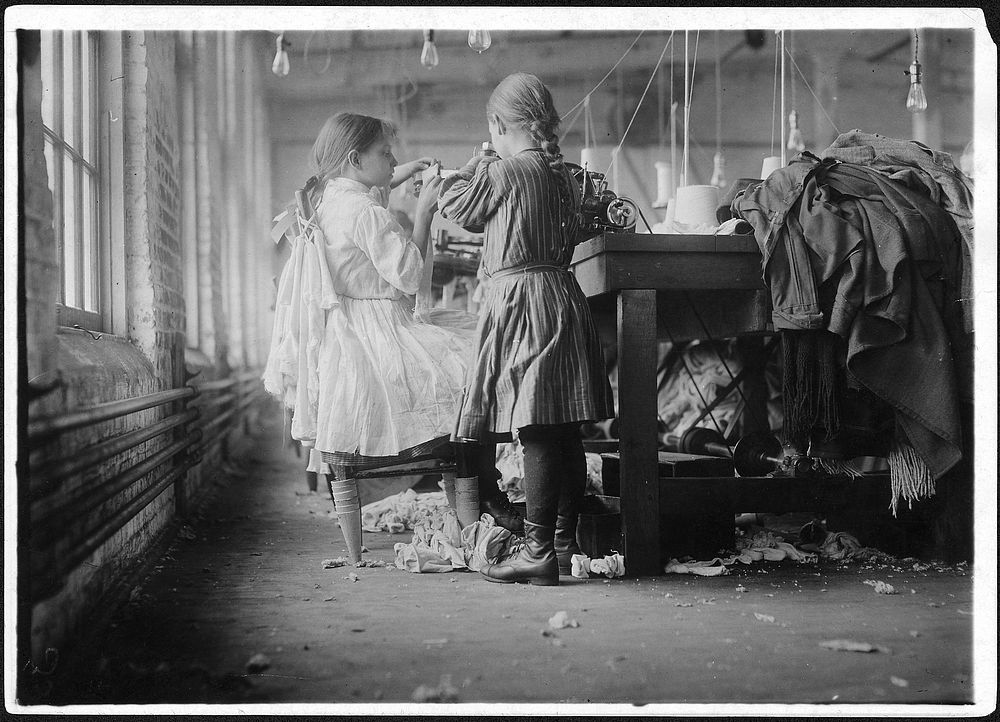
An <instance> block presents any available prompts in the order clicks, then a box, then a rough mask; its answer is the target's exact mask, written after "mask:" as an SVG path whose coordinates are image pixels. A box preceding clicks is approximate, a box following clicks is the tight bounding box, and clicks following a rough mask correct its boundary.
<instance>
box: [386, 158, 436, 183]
mask: <svg viewBox="0 0 1000 722" xmlns="http://www.w3.org/2000/svg"><path fill="white" fill-rule="evenodd" d="M435 163H437V161H436V160H434V159H433V158H431V157H430V156H424V157H423V158H417V159H416V160H411V161H410V162H408V163H401V164H399V165H397V166H396V170H394V171H393V173H392V187H393V188H395V187H396V186H398V185H399V184H400V183H403V182H405V181H407V180H409V179H410V178H413V177H414V176H416V175H417V174H418V173H422V172H424V171H425V170H427V169H428V168H430V167H431V166H432V165H434V164H435Z"/></svg>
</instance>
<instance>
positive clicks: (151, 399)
mask: <svg viewBox="0 0 1000 722" xmlns="http://www.w3.org/2000/svg"><path fill="white" fill-rule="evenodd" d="M197 395H198V390H197V389H195V388H194V387H191V386H187V387H185V388H182V389H170V390H169V391H158V392H156V393H153V394H147V395H145V396H137V397H135V398H132V399H124V400H122V401H109V402H108V403H105V404H97V405H96V406H92V407H90V408H89V409H84V410H82V411H71V412H69V413H67V414H61V415H59V416H49V417H45V418H41V419H35V420H34V421H31V422H29V423H28V440H29V441H30V442H31V443H37V442H38V441H39V440H40V439H43V438H45V437H48V436H52V435H53V434H58V433H61V432H63V431H68V430H70V429H77V428H80V427H81V426H88V425H90V424H96V423H98V422H100V421H107V420H108V419H114V418H117V417H119V416H125V415H126V414H131V413H135V412H136V411H143V410H145V409H151V408H153V407H154V406H162V405H163V404H169V403H170V402H171V401H180V400H181V399H189V398H191V397H193V396H197Z"/></svg>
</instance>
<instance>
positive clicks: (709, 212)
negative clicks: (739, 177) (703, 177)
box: [674, 186, 719, 226]
mask: <svg viewBox="0 0 1000 722" xmlns="http://www.w3.org/2000/svg"><path fill="white" fill-rule="evenodd" d="M718 206H719V189H718V188H716V187H715V186H681V187H680V188H678V189H677V208H676V210H675V211H674V217H675V220H676V221H677V222H678V223H683V224H685V225H689V226H717V225H719V221H718V220H717V219H716V217H715V209H716V208H718Z"/></svg>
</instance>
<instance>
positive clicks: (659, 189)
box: [653, 160, 677, 208]
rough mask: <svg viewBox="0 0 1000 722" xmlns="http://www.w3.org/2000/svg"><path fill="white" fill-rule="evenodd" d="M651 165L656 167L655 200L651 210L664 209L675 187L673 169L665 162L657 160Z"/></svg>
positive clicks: (672, 195)
mask: <svg viewBox="0 0 1000 722" xmlns="http://www.w3.org/2000/svg"><path fill="white" fill-rule="evenodd" d="M653 165H655V166H656V200H655V201H653V208H664V207H666V205H667V203H668V202H669V201H670V199H671V198H673V197H674V191H675V189H676V187H677V183H676V181H674V167H673V166H672V165H671V164H670V163H667V162H666V161H662V160H658V161H656V162H655V163H654V164H653Z"/></svg>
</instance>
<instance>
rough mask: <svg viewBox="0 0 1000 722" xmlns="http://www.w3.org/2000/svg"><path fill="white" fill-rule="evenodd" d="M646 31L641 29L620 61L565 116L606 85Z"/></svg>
mask: <svg viewBox="0 0 1000 722" xmlns="http://www.w3.org/2000/svg"><path fill="white" fill-rule="evenodd" d="M644 32H646V31H645V30H640V31H639V34H638V35H636V36H635V40H633V41H632V44H631V45H629V46H628V48H627V49H626V50H625V52H624V53H623V54H622V56H621V57H620V58H618V61H617V62H616V63H615V64H614V65H612V66H611V70H609V71H608V72H607V73H605V74H604V77H603V78H601V79H600V80H599V81H598V83H597V85H595V86H594V87H593V88H591V89H590V92H589V93H587V94H586V95H584V96H583V98H581V99H580V102H578V103H577V104H576V105H574V106H573V107H572V108H570V109H569V110H567V111H566V112H565V113H563V116H564V117H565V116H567V115H569V114H570V113H572V112H573V111H574V110H576V109H577V108H579V107H580V106H581V105H583V102H584V101H585V100H587V99H588V98H589V97H590V96H591V95H593V94H594V93H595V92H596V91H597V89H598V88H600V87H601V86H602V85H604V81H605V80H607V79H608V78H610V77H611V73H613V72H615V68H617V67H618V66H619V65H621V62H622V61H623V60H624V59H625V56H627V55H628V54H629V53H630V52H632V48H634V47H635V44H636V43H637V42H639V38H641V37H642V34H643V33H644Z"/></svg>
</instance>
